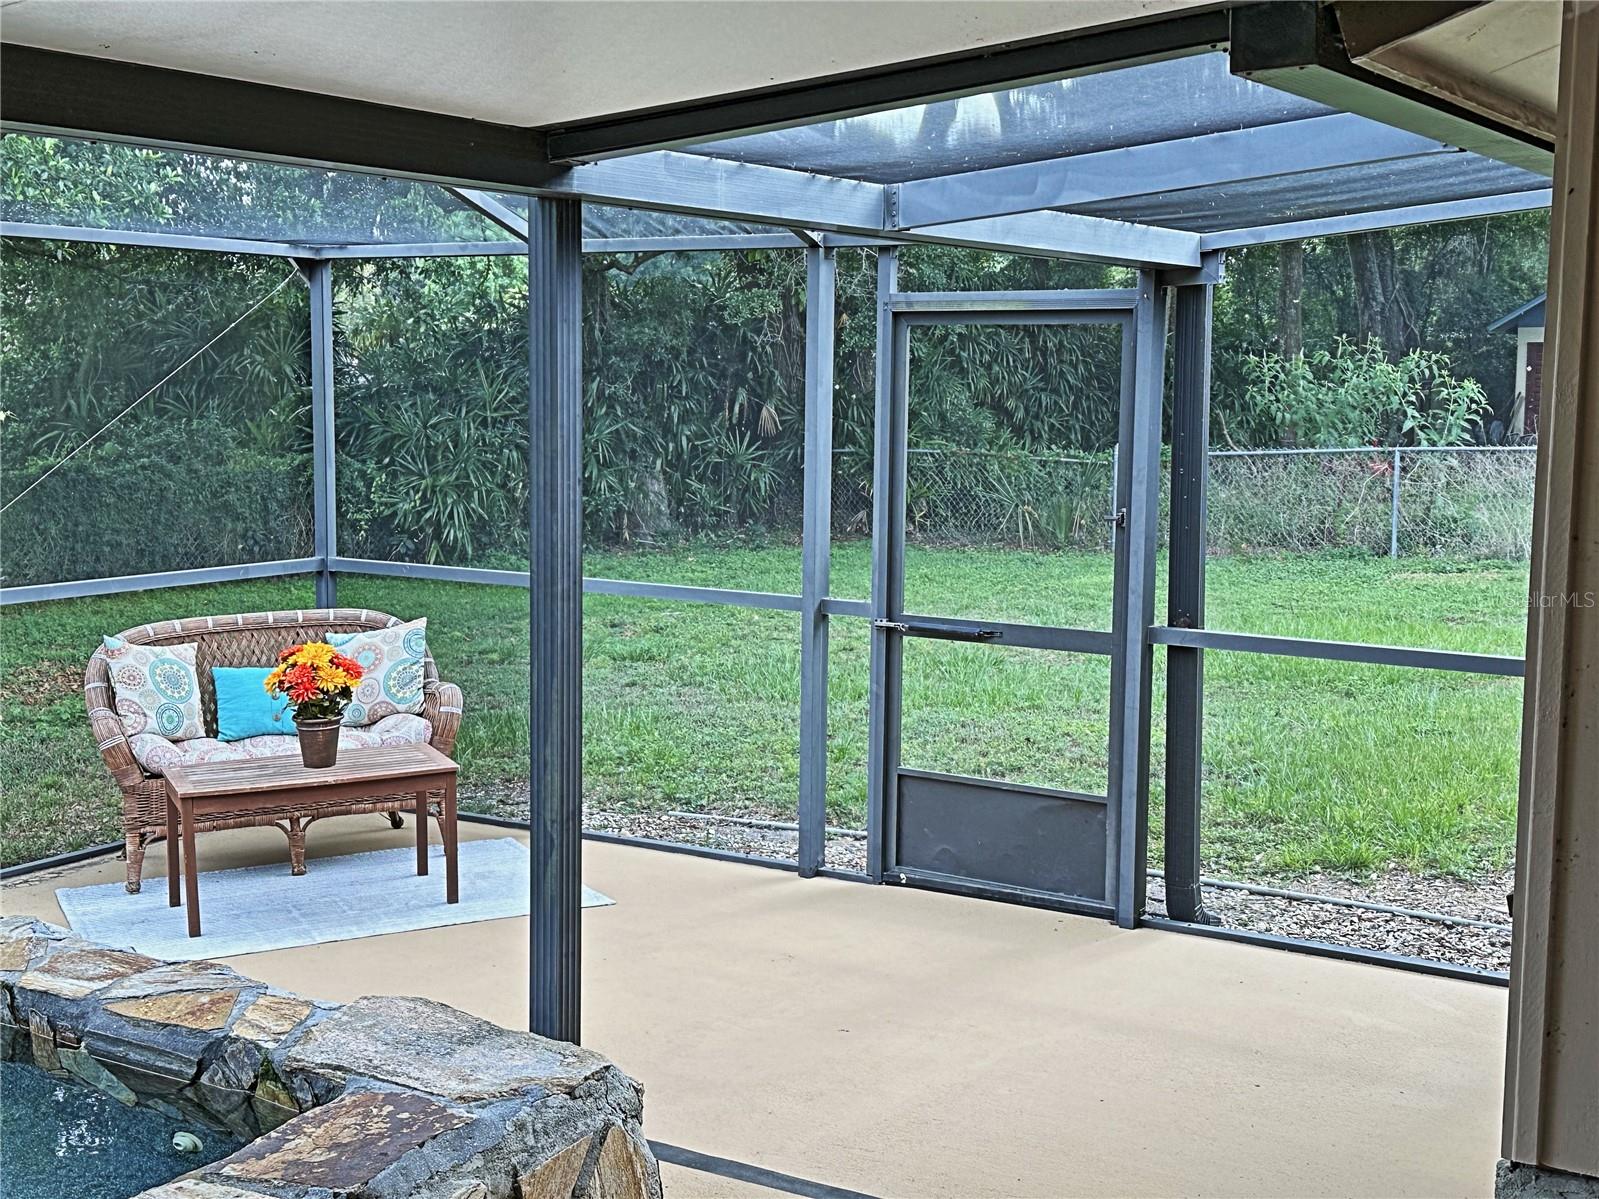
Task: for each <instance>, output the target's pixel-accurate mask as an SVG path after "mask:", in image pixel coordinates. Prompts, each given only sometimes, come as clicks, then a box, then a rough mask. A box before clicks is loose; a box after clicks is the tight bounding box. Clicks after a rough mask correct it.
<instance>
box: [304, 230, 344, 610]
mask: <svg viewBox="0 0 1599 1199" xmlns="http://www.w3.org/2000/svg"><path fill="white" fill-rule="evenodd" d="M300 270H301V271H302V272H303V273H304V275H305V279H306V283H307V285H308V287H309V290H310V293H311V529H312V531H311V544H312V549H311V552H312V554H314V555H315V556H316V557H318V558H320V559H321V560H322V564H321V566H320V567H318V569H317V572H316V606H317V607H318V608H332V607H334V606H335V604H336V603H337V595H336V591H337V585H336V584H335V582H334V578H333V571H332V569H331V568H330V566H329V565H328V564H329V563H330V562H331V561H332V560H333V556H334V554H336V553H337V552H338V531H337V527H338V519H339V509H338V504H337V502H336V495H335V483H334V470H333V466H334V450H333V447H334V440H333V264H332V263H331V262H329V261H327V260H326V259H310V260H307V261H304V262H302V263H300Z"/></svg>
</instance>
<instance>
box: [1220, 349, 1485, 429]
mask: <svg viewBox="0 0 1599 1199" xmlns="http://www.w3.org/2000/svg"><path fill="white" fill-rule="evenodd" d="M1246 374H1247V378H1248V380H1249V385H1248V389H1247V390H1246V392H1245V399H1246V401H1247V402H1248V404H1249V406H1250V407H1249V411H1250V413H1251V415H1253V416H1255V419H1256V420H1260V421H1272V422H1274V423H1275V424H1276V426H1277V429H1278V433H1279V436H1281V438H1282V439H1283V440H1284V441H1286V442H1289V443H1295V444H1299V445H1306V446H1353V445H1425V446H1440V445H1461V444H1464V443H1465V442H1467V441H1468V440H1470V434H1471V432H1472V430H1473V429H1474V428H1475V427H1476V426H1477V425H1478V424H1479V423H1480V421H1481V419H1482V417H1483V416H1484V414H1485V413H1486V412H1487V409H1488V399H1487V396H1486V395H1484V394H1483V390H1482V385H1481V384H1479V383H1478V382H1477V381H1476V380H1475V379H1457V378H1455V377H1454V375H1453V374H1451V372H1450V368H1449V360H1448V359H1447V358H1446V357H1445V356H1444V355H1443V354H1440V353H1438V352H1437V351H1436V350H1419V349H1418V350H1409V351H1407V352H1406V353H1405V355H1404V356H1403V357H1401V358H1399V359H1397V360H1391V359H1389V358H1388V356H1387V355H1386V354H1384V353H1383V350H1382V347H1381V346H1380V345H1378V344H1377V343H1376V342H1374V341H1368V342H1363V343H1360V344H1356V343H1354V342H1351V341H1348V340H1346V339H1344V338H1339V339H1338V340H1337V341H1336V342H1334V343H1333V345H1332V347H1331V348H1330V349H1326V348H1321V347H1318V348H1316V349H1314V350H1312V351H1310V352H1309V353H1308V354H1296V355H1294V356H1293V357H1292V358H1284V357H1283V356H1282V355H1281V354H1277V353H1274V352H1270V351H1268V352H1267V353H1264V354H1261V355H1259V356H1258V357H1253V358H1250V359H1249V365H1248V370H1247V372H1246Z"/></svg>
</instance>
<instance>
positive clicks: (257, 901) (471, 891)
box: [56, 837, 614, 961]
mask: <svg viewBox="0 0 1599 1199" xmlns="http://www.w3.org/2000/svg"><path fill="white" fill-rule="evenodd" d="M460 853H461V863H460V866H461V902H460V903H456V904H447V903H445V902H444V848H443V846H440V845H434V846H432V847H431V850H430V858H429V862H428V873H427V875H426V877H419V876H418V875H417V873H416V849H415V848H414V847H412V846H407V847H405V848H404V849H383V850H378V851H377V852H375V853H358V854H350V855H348V856H346V857H338V858H311V859H310V860H309V861H308V862H307V863H306V865H307V867H308V869H307V872H306V873H305V874H303V875H301V876H300V877H299V878H295V877H293V876H292V875H291V874H290V873H289V864H288V862H287V860H285V861H283V862H281V863H274V864H273V865H270V866H247V867H244V868H242V869H238V870H213V871H201V873H200V919H201V935H200V936H199V937H195V938H190V937H189V935H188V927H187V924H186V923H185V921H186V919H187V917H186V916H185V914H184V909H183V908H181V907H178V908H172V907H168V906H167V880H166V878H165V877H164V876H162V875H154V876H152V875H146V876H145V880H144V890H142V891H141V892H140V893H139V894H137V895H129V894H128V893H127V891H126V890H125V889H124V888H123V886H122V884H121V883H105V884H102V885H99V886H93V887H72V888H70V889H67V888H64V889H62V890H60V891H57V892H56V900H57V902H59V903H60V904H61V911H62V914H63V915H65V916H66V918H67V920H68V922H69V923H70V924H71V925H72V928H73V931H74V932H76V933H79V934H80V935H82V936H85V937H88V938H89V939H91V940H94V941H101V942H104V943H106V944H109V945H117V946H123V947H126V948H129V949H134V950H137V951H138V952H140V953H144V954H148V955H150V956H151V957H157V958H166V959H169V960H176V961H193V960H195V959H197V958H219V957H231V956H233V955H234V954H240V953H261V952H263V951H265V950H268V949H292V948H294V947H295V946H298V945H321V944H324V943H325V942H328V941H352V940H355V939H356V938H358V937H376V936H380V935H381V934H383V933H403V932H411V931H412V930H414V929H419V928H440V927H443V926H444V925H449V924H472V923H474V922H476V921H479V920H501V919H504V918H506V917H508V916H526V915H527V914H528V887H529V868H528V851H527V847H526V846H525V845H523V844H522V843H521V842H519V841H517V840H515V839H514V838H512V837H502V838H496V839H494V840H487V841H462V842H461V848H460ZM201 861H202V862H203V861H204V857H203V855H202V857H201ZM612 902H614V901H613V900H611V899H608V898H607V897H606V896H604V895H601V894H600V893H599V892H598V891H595V890H593V889H592V888H590V887H584V888H583V906H584V907H586V908H593V907H603V906H606V905H608V904H610V903H612Z"/></svg>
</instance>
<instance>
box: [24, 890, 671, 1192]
mask: <svg viewBox="0 0 1599 1199" xmlns="http://www.w3.org/2000/svg"><path fill="white" fill-rule="evenodd" d="M0 1056H3V1057H5V1058H7V1059H13V1060H23V1061H31V1062H32V1063H33V1064H34V1065H36V1066H38V1067H39V1068H40V1069H43V1070H47V1071H49V1072H51V1073H53V1074H57V1075H72V1076H73V1077H74V1078H75V1079H77V1080H78V1081H80V1082H82V1083H84V1084H86V1085H88V1086H91V1087H94V1088H96V1089H97V1090H100V1091H103V1092H104V1093H106V1094H108V1095H110V1096H112V1097H113V1098H115V1099H117V1100H119V1101H121V1102H123V1103H127V1104H130V1105H132V1104H140V1105H144V1106H149V1107H155V1108H158V1109H160V1110H163V1111H165V1112H167V1113H168V1114H170V1115H173V1116H177V1117H179V1118H183V1119H187V1120H193V1121H199V1122H202V1123H205V1124H209V1125H213V1126H216V1127H221V1128H225V1129H227V1130H228V1131H230V1132H233V1133H235V1134H237V1135H239V1136H243V1137H248V1138H251V1140H250V1141H249V1143H248V1144H246V1145H245V1146H244V1147H243V1148H242V1149H240V1150H239V1151H238V1152H237V1153H234V1154H233V1155H232V1156H231V1157H227V1158H224V1159H222V1160H221V1161H218V1162H215V1163H213V1164H211V1165H209V1166H205V1167H203V1168H202V1169H200V1170H197V1171H196V1172H195V1173H193V1174H190V1175H186V1176H185V1177H184V1178H181V1179H178V1180H177V1181H175V1182H171V1183H168V1184H166V1185H165V1186H161V1187H157V1188H156V1189H154V1190H151V1191H146V1192H145V1193H144V1194H145V1196H146V1199H259V1197H260V1196H267V1195H270V1196H275V1197H277V1199H313V1197H314V1199H401V1197H403V1196H414V1197H416V1199H658V1197H659V1196H660V1193H661V1182H660V1171H659V1169H658V1168H657V1166H656V1162H655V1159H654V1157H653V1156H652V1154H651V1153H650V1150H649V1145H648V1143H647V1142H646V1141H645V1139H644V1134H643V1130H642V1127H641V1124H640V1122H641V1120H642V1119H643V1114H644V1105H643V1092H642V1090H641V1088H640V1087H639V1085H638V1083H636V1082H634V1081H633V1080H632V1079H631V1078H629V1077H628V1076H627V1075H626V1074H624V1073H622V1072H621V1071H620V1070H618V1069H617V1068H616V1067H615V1066H613V1065H612V1064H611V1063H610V1062H609V1061H607V1060H606V1059H605V1058H604V1057H601V1056H600V1055H599V1054H597V1053H594V1052H593V1051H591V1050H588V1049H583V1048H580V1047H578V1046H576V1045H569V1044H566V1043H565V1042H561V1041H551V1040H548V1039H546V1038H544V1037H540V1036H536V1035H534V1034H532V1033H525V1032H512V1031H510V1030H508V1029H504V1028H501V1027H499V1026H498V1025H495V1024H490V1023H489V1022H488V1021H486V1020H479V1019H477V1018H476V1017H474V1016H469V1015H467V1014H466V1013H464V1012H459V1011H456V1010H455V1009H454V1008H451V1007H447V1006H445V1005H444V1004H440V1003H434V1002H431V1001H430V1000H426V999H408V998H400V997H394V996H373V997H367V998H363V999H358V1000H356V1001H355V1002H354V1003H350V1004H346V1005H343V1006H339V1005H336V1004H327V1003H318V1002H315V1001H312V1000H309V999H302V998H300V997H299V996H296V995H291V994H287V993H285V992H282V991H278V990H276V989H274V988H272V987H268V986H266V985H265V984H263V983H259V982H256V981H254V980H252V979H249V978H246V977H244V976H243V975H241V974H239V973H238V972H236V971H234V970H232V969H230V968H229V967H226V966H220V965H216V964H214V963H211V962H181V963H174V962H162V961H158V960H156V959H154V958H148V957H144V956H142V955H140V954H136V953H130V952H127V951H125V950H119V949H112V948H109V947H107V946H104V945H97V944H95V943H93V942H90V941H85V940H83V939H82V938H79V937H76V936H74V935H73V934H71V933H69V932H67V931H66V930H65V929H61V928H57V927H55V926H54V925H50V924H45V923H43V922H42V921H38V920H32V919H25V918H20V917H8V918H5V919H0Z"/></svg>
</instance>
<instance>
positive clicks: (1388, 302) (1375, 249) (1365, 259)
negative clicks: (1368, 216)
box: [1348, 229, 1408, 361]
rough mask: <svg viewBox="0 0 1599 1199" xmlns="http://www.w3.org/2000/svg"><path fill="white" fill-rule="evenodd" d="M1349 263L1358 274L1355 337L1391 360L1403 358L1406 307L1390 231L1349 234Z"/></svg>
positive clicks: (1356, 274) (1355, 273) (1380, 230)
mask: <svg viewBox="0 0 1599 1199" xmlns="http://www.w3.org/2000/svg"><path fill="white" fill-rule="evenodd" d="M1348 244H1349V264H1350V266H1351V267H1353V268H1354V275H1355V336H1356V338H1357V339H1359V340H1360V341H1362V342H1366V341H1376V342H1377V344H1378V345H1380V346H1382V349H1383V353H1384V354H1386V355H1387V356H1388V358H1389V359H1390V360H1391V361H1397V360H1398V359H1400V358H1402V357H1404V354H1405V350H1406V349H1407V348H1408V347H1407V346H1406V345H1405V329H1406V323H1407V322H1406V320H1405V305H1404V297H1403V296H1402V295H1401V294H1400V287H1399V272H1398V268H1397V267H1396V265H1395V261H1394V238H1393V234H1392V233H1391V232H1390V231H1389V230H1387V229H1379V230H1377V231H1376V232H1374V233H1352V234H1350V235H1349V240H1348Z"/></svg>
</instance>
